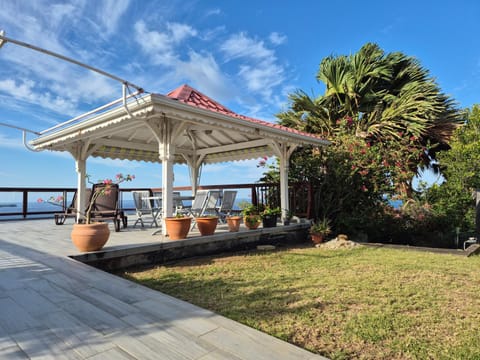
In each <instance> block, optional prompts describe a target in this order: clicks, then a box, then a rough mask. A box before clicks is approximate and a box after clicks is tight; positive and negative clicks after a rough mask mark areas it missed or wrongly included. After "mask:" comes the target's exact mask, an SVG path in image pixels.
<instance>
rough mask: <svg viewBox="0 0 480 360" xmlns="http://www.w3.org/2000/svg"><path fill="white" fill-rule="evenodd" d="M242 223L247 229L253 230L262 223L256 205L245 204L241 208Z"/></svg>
mask: <svg viewBox="0 0 480 360" xmlns="http://www.w3.org/2000/svg"><path fill="white" fill-rule="evenodd" d="M242 215H243V223H244V224H245V226H246V227H247V228H248V229H249V230H254V229H256V228H258V227H259V226H260V224H261V223H262V217H261V216H260V212H259V210H258V207H257V206H255V205H253V204H247V205H245V207H244V208H243V210H242Z"/></svg>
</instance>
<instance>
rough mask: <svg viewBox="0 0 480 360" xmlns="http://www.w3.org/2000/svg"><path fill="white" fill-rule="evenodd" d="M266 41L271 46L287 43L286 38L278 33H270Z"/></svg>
mask: <svg viewBox="0 0 480 360" xmlns="http://www.w3.org/2000/svg"><path fill="white" fill-rule="evenodd" d="M268 39H269V40H270V42H271V43H272V44H273V45H281V44H283V43H285V42H286V41H287V37H286V36H285V35H282V34H279V33H278V32H272V33H271V34H270V35H269V36H268Z"/></svg>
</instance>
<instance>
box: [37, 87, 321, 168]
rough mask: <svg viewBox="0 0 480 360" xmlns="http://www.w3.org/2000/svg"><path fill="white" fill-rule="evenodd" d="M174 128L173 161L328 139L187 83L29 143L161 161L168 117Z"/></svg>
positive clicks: (210, 159) (242, 156)
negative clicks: (236, 108)
mask: <svg viewBox="0 0 480 360" xmlns="http://www.w3.org/2000/svg"><path fill="white" fill-rule="evenodd" d="M167 119H168V121H169V123H170V124H172V125H171V126H173V127H175V131H174V132H173V133H174V136H172V138H171V139H170V143H171V144H172V145H173V148H174V149H175V151H174V153H175V155H174V156H175V157H174V161H175V162H176V163H186V157H191V156H193V155H194V156H200V157H201V158H202V162H203V163H218V162H225V161H233V160H246V159H255V158H258V157H261V156H272V155H275V152H274V149H273V148H272V146H271V145H272V143H273V142H278V143H288V144H293V145H300V146H301V145H314V146H325V145H328V144H329V142H328V141H326V140H323V139H320V138H318V137H316V136H314V135H311V134H307V133H303V132H299V131H296V130H293V129H290V128H286V127H283V126H280V125H276V124H272V123H269V122H266V121H261V120H257V119H253V118H249V117H246V116H242V115H239V114H236V113H235V112H233V111H231V110H229V109H227V108H226V107H224V106H223V105H221V104H219V103H217V102H216V101H214V100H212V99H210V98H209V97H207V96H205V95H204V94H202V93H200V92H199V91H197V90H195V89H193V88H191V87H189V86H188V85H183V86H181V87H179V88H178V89H176V90H174V91H172V92H170V93H169V94H168V95H167V96H163V95H158V94H147V95H145V96H143V97H141V98H139V99H136V100H134V101H130V102H129V103H128V111H127V109H126V108H125V107H117V108H114V109H111V110H108V111H105V112H103V113H101V114H98V115H95V116H93V117H91V118H88V119H87V120H82V121H79V122H77V123H73V124H69V125H67V126H65V127H63V128H59V129H57V130H55V131H52V132H49V133H46V134H44V135H42V136H40V137H38V138H36V139H34V140H33V141H32V142H31V145H32V146H33V147H34V148H35V149H37V150H52V151H70V152H73V151H74V149H75V146H76V144H78V143H79V142H81V143H82V145H85V144H88V148H89V156H95V157H102V158H111V159H128V160H139V161H147V162H160V160H159V143H160V142H162V141H163V140H162V137H163V136H164V135H165V134H164V133H163V131H162V129H163V128H162V127H161V126H160V124H161V123H162V122H164V121H165V120H167Z"/></svg>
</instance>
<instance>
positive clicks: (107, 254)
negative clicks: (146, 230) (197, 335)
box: [71, 224, 310, 271]
mask: <svg viewBox="0 0 480 360" xmlns="http://www.w3.org/2000/svg"><path fill="white" fill-rule="evenodd" d="M309 228H310V225H309V224H293V225H289V226H280V227H275V228H266V229H257V230H248V231H241V232H237V233H230V232H228V233H227V232H226V233H219V234H214V235H212V236H198V237H191V238H188V239H185V240H176V241H166V242H161V243H155V244H150V245H142V246H134V247H124V248H120V249H111V250H105V251H98V252H93V253H87V254H81V255H75V256H71V257H72V258H73V259H75V260H78V261H81V262H84V263H86V264H88V265H91V266H95V267H97V268H100V269H103V270H107V271H114V270H120V269H124V268H127V267H130V266H137V265H153V264H162V263H165V262H168V261H172V260H177V259H183V258H189V257H194V256H204V255H211V254H218V253H222V252H228V251H238V250H247V249H252V248H255V247H256V246H257V245H266V244H271V245H281V244H292V243H301V242H305V241H306V240H307V238H308V229H309Z"/></svg>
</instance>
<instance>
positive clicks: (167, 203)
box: [158, 118, 175, 235]
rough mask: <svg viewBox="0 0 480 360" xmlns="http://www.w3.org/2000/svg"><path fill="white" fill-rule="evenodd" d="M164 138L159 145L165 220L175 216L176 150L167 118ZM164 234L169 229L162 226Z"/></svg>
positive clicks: (164, 122)
mask: <svg viewBox="0 0 480 360" xmlns="http://www.w3.org/2000/svg"><path fill="white" fill-rule="evenodd" d="M161 126H162V131H161V133H162V136H161V142H160V143H159V149H158V150H159V157H160V161H161V162H162V215H163V218H164V219H165V218H167V217H171V216H173V163H174V159H175V148H174V146H173V145H172V129H171V124H170V122H169V120H168V119H167V118H164V119H163V122H162V125H161ZM162 234H163V235H166V234H167V227H166V226H165V224H163V226H162Z"/></svg>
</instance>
